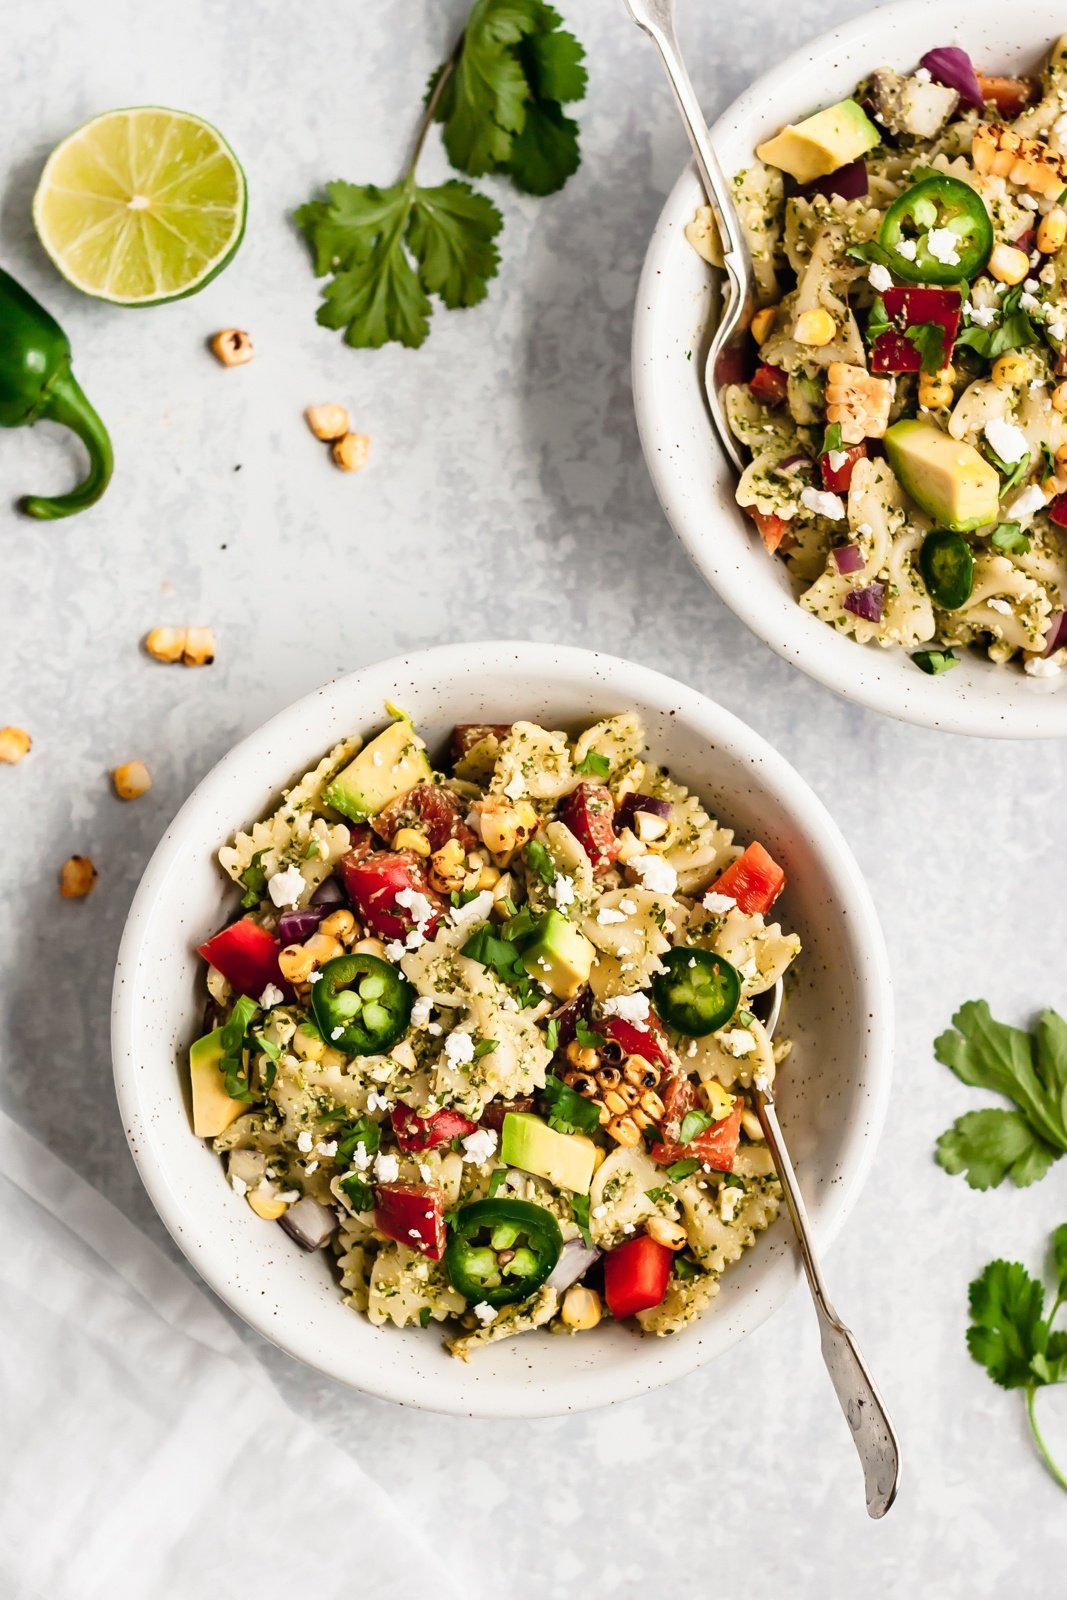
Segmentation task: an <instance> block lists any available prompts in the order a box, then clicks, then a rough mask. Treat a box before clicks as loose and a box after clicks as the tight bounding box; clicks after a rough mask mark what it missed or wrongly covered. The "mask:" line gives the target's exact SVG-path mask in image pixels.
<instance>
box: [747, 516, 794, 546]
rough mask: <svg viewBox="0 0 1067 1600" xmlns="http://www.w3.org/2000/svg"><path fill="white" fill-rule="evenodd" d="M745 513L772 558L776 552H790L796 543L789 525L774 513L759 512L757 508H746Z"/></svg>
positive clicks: (783, 518)
mask: <svg viewBox="0 0 1067 1600" xmlns="http://www.w3.org/2000/svg"><path fill="white" fill-rule="evenodd" d="M745 509H746V511H747V512H748V514H749V516H750V517H751V518H752V520H753V522H754V523H755V524H756V531H757V533H758V534H759V536H760V538H761V539H762V540H763V543H764V545H765V546H766V548H767V549H768V550H769V551H770V553H771V555H772V556H773V555H774V553H775V551H776V550H791V549H792V548H793V546H794V544H795V543H796V540H795V539H794V538H793V536H792V534H791V532H790V528H789V523H788V522H787V521H786V519H785V517H780V516H779V515H778V514H777V512H775V511H761V510H760V509H759V507H758V506H746V507H745Z"/></svg>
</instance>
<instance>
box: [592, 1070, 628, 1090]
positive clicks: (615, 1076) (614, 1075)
mask: <svg viewBox="0 0 1067 1600" xmlns="http://www.w3.org/2000/svg"><path fill="white" fill-rule="evenodd" d="M596 1081H597V1083H598V1084H599V1085H600V1087H601V1088H602V1089H617V1088H618V1087H619V1084H620V1083H621V1082H622V1068H621V1067H612V1066H606V1067H597V1069H596Z"/></svg>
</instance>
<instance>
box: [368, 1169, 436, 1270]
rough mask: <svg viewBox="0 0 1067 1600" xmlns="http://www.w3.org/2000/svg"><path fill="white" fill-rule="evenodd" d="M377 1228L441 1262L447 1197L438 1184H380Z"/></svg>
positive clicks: (375, 1219)
mask: <svg viewBox="0 0 1067 1600" xmlns="http://www.w3.org/2000/svg"><path fill="white" fill-rule="evenodd" d="M374 1226H375V1227H376V1228H377V1229H378V1231H379V1233H384V1234H385V1236H386V1238H387V1239H395V1240H396V1241H397V1243H398V1244H406V1245H407V1247H408V1249H409V1250H417V1251H418V1252H419V1254H420V1255H424V1256H429V1258H430V1260H431V1261H440V1259H441V1256H442V1255H443V1253H444V1248H445V1197H444V1194H443V1192H442V1191H441V1190H440V1189H439V1188H438V1187H437V1185H436V1184H435V1183H380V1184H379V1185H378V1188H377V1203H376V1205H375V1207H374Z"/></svg>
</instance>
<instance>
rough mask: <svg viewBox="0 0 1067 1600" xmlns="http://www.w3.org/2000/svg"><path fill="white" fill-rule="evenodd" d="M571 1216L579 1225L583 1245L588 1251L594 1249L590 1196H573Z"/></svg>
mask: <svg viewBox="0 0 1067 1600" xmlns="http://www.w3.org/2000/svg"><path fill="white" fill-rule="evenodd" d="M571 1214H572V1216H573V1217H574V1220H575V1222H576V1223H577V1224H578V1232H579V1233H580V1234H581V1236H582V1243H583V1244H584V1245H585V1247H586V1249H587V1250H591V1249H592V1248H593V1236H592V1234H591V1233H590V1232H589V1196H588V1195H587V1194H572V1195H571Z"/></svg>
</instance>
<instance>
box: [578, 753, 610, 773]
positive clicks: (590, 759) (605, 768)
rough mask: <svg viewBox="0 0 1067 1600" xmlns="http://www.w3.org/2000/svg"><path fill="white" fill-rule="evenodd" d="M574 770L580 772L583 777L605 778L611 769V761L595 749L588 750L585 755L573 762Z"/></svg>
mask: <svg viewBox="0 0 1067 1600" xmlns="http://www.w3.org/2000/svg"><path fill="white" fill-rule="evenodd" d="M574 770H575V772H580V773H581V774H582V777H583V778H606V777H607V776H608V773H609V772H610V771H611V762H610V761H609V760H608V758H607V756H602V755H600V753H599V752H598V751H596V750H590V752H589V754H588V755H587V756H585V757H583V759H582V760H581V761H578V762H576V763H575V767H574Z"/></svg>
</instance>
